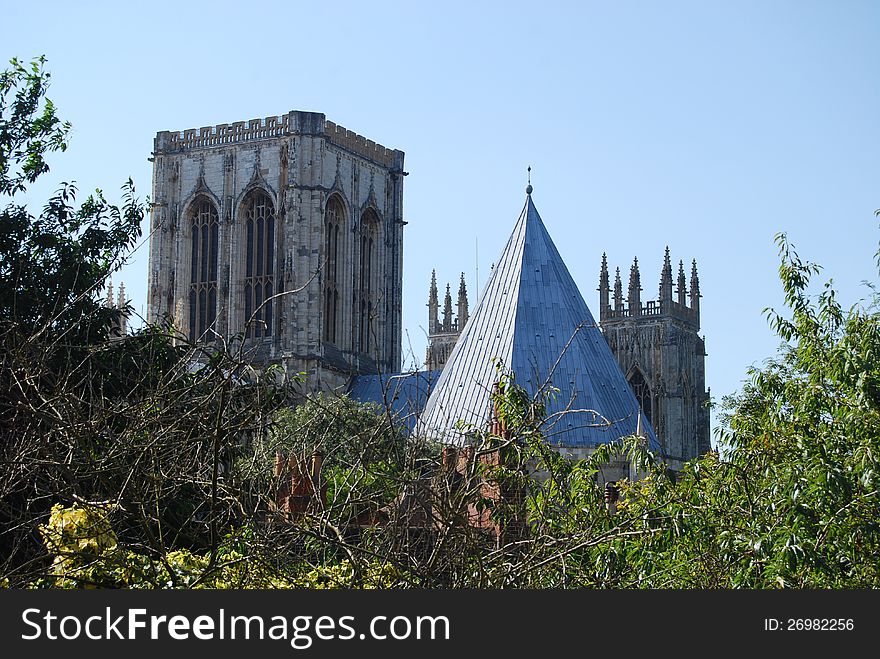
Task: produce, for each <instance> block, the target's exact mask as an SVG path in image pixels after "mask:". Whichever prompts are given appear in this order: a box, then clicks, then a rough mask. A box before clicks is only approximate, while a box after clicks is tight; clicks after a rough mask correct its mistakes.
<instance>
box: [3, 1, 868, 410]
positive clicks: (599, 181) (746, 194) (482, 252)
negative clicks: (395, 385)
mask: <svg viewBox="0 0 880 659" xmlns="http://www.w3.org/2000/svg"><path fill="white" fill-rule="evenodd" d="M2 15H3V16H4V25H3V27H2V28H0V33H2V35H3V38H2V47H0V50H2V51H3V52H0V55H3V56H4V59H8V58H9V57H12V56H18V57H20V58H25V59H27V58H30V57H32V56H35V55H39V54H45V55H46V56H47V57H48V59H49V67H50V70H51V71H52V73H53V78H54V82H53V85H52V88H51V90H50V97H51V98H52V99H53V100H54V101H55V102H56V104H57V105H58V107H59V109H60V113H61V115H62V116H63V117H65V118H66V119H68V120H70V121H71V122H72V123H73V133H72V142H71V146H70V149H69V150H68V152H67V153H66V154H63V155H60V156H58V157H56V158H54V159H53V161H52V162H53V170H52V172H51V173H50V174H49V175H48V176H47V177H46V184H45V185H44V186H38V187H37V188H35V189H34V191H33V195H32V197H31V198H32V200H33V202H34V204H35V205H37V207H38V205H39V204H41V203H42V201H44V200H45V198H46V194H47V192H48V191H51V190H52V189H54V188H55V187H56V185H57V182H58V181H64V180H71V179H74V180H76V181H77V182H78V184H79V186H80V189H81V191H82V192H83V193H84V192H86V191H88V190H90V189H93V188H95V187H102V188H103V189H104V190H105V192H106V193H107V194H108V196H110V197H111V198H118V195H117V191H118V188H119V186H120V185H121V184H122V183H123V182H124V180H125V179H126V178H127V177H129V176H131V177H133V179H134V181H135V183H136V185H137V187H138V190H139V192H140V193H141V194H143V195H147V194H149V193H150V185H151V171H150V165H149V163H148V162H147V158H148V157H149V155H150V151H151V149H152V144H153V141H152V140H153V137H154V136H155V134H156V132H158V131H160V130H182V129H185V128H193V127H199V126H206V125H212V124H217V123H225V122H232V121H239V120H245V119H251V118H257V117H265V116H271V115H278V114H283V113H285V112H287V111H289V110H293V109H297V110H310V111H318V112H323V113H325V114H326V115H327V117H328V118H329V119H331V120H332V121H335V122H337V123H339V124H341V125H343V126H345V127H347V128H349V129H351V130H355V131H357V132H359V133H361V134H363V135H366V136H368V137H369V138H371V139H374V140H376V141H378V142H380V143H382V144H384V145H385V146H388V147H392V148H398V149H401V150H403V151H405V152H406V169H407V170H408V171H409V172H410V176H409V177H408V178H407V179H406V187H405V193H404V202H405V219H406V220H408V222H409V226H408V227H407V229H406V235H405V269H404V327H405V329H406V331H407V333H408V337H409V341H410V343H411V345H412V349H413V351H414V353H415V358H412V357H411V358H410V360H409V362H410V363H412V361H413V360H414V359H417V360H420V359H422V358H423V356H424V346H425V343H426V340H425V334H424V329H423V328H424V327H425V325H426V314H427V310H426V307H425V304H426V302H427V294H428V283H429V280H430V274H431V269H432V268H436V269H437V274H438V278H439V279H440V280H441V282H444V283H445V282H446V281H452V282H453V283H454V282H455V281H457V279H458V276H459V273H460V272H461V271H464V272H465V273H466V277H467V282H468V285H469V287H470V288H471V291H474V288H475V281H474V280H475V270H476V261H477V259H476V254H475V245H476V244H477V243H479V272H480V279H481V282H480V283H481V284H482V283H484V282H485V279H486V275H487V273H488V272H489V267H490V265H491V263H492V262H493V261H494V260H495V259H496V258H497V256H498V254H499V253H500V251H501V249H502V247H503V245H504V242H505V240H506V239H507V236H508V234H509V231H510V230H511V228H512V227H513V224H514V222H515V221H516V218H517V216H518V214H519V211H520V210H521V207H522V204H523V201H524V191H523V188H524V187H525V184H526V178H525V170H526V167H527V166H529V165H531V167H532V183H533V185H534V186H535V192H534V195H533V199H534V201H535V204H536V206H537V208H538V210H539V212H540V213H541V216H542V218H543V219H544V222H545V224H546V225H547V228H548V230H549V231H550V234H551V236H552V237H553V239H554V240H555V242H556V244H557V246H558V248H559V251H560V253H561V254H562V256H563V258H564V259H565V260H566V262H567V264H568V267H569V269H570V270H571V273H572V275H573V276H574V278H575V281H577V282H578V284H579V285H580V288H581V292H582V293H583V295H584V297H585V298H586V300H587V303H588V305H589V306H590V307H591V309H592V310H593V312H594V314H597V312H598V308H597V293H596V291H595V289H596V287H597V283H598V270H599V262H600V259H601V255H602V252H603V251H605V252H607V253H608V259H609V263H610V264H611V265H612V266H620V267H621V272H622V273H623V276H624V282H626V277H627V275H628V269H629V264H630V263H631V262H632V258H633V256H638V257H639V263H640V264H641V266H642V268H641V272H642V285H643V288H644V292H643V294H642V295H643V299H650V298H652V297H654V296H656V294H657V285H658V282H659V274H660V267H661V262H662V255H663V249H664V247H665V246H666V245H669V247H670V249H671V252H672V257H673V259H675V261H676V263H677V261H678V260H679V259H683V260H684V261H685V263H689V262H690V260H691V259H692V258H696V259H697V261H698V264H699V270H700V279H701V286H702V292H703V296H704V297H703V300H702V310H703V331H704V333H705V335H706V341H707V349H708V353H709V356H708V358H707V362H706V363H707V379H708V384H709V385H710V386H711V389H712V394H713V397H715V398H716V399H719V400H720V398H721V396H722V395H723V394H726V393H730V392H732V391H734V390H736V389H737V388H738V387H739V386H740V383H741V382H742V380H743V379H744V378H745V376H746V369H747V368H748V366H749V365H751V364H753V363H760V362H761V361H762V360H763V359H765V358H766V357H768V356H770V355H772V354H773V353H774V352H775V350H776V347H777V344H778V341H777V340H776V338H775V337H774V335H773V334H772V332H771V331H770V330H769V328H768V326H767V322H766V320H765V318H764V317H763V315H762V309H763V308H764V307H767V306H777V307H778V306H781V300H782V296H781V293H780V288H779V285H778V280H777V276H776V269H777V265H778V263H777V258H776V248H775V246H774V244H773V235H774V234H775V233H776V232H779V231H785V232H787V233H788V234H789V236H790V238H791V240H792V241H793V242H794V243H795V245H796V246H797V248H798V249H799V251H800V252H801V255H802V256H803V257H806V258H809V259H811V260H814V261H816V262H818V263H820V264H822V265H823V266H824V268H825V270H824V273H823V276H822V281H824V279H826V278H829V277H833V279H834V281H835V284H836V286H837V287H838V289H839V290H840V295H841V299H842V300H843V301H844V302H845V303H846V304H851V303H854V302H856V301H857V300H859V299H860V298H862V297H864V296H866V295H867V291H866V290H865V288H864V287H863V286H862V285H861V284H860V282H862V281H864V280H870V281H876V280H877V274H876V269H875V267H874V259H873V257H874V253H875V251H876V249H877V244H878V238H880V233H878V230H877V221H876V218H875V217H874V214H873V211H874V210H875V209H876V208H878V207H880V165H878V163H880V148H878V147H880V120H878V117H880V114H878V109H880V94H878V89H880V37H878V28H880V3H877V2H872V1H855V0H842V1H835V2H832V1H831V0H828V1H826V2H809V1H804V0H798V1H781V0H763V1H755V2H750V1H737V2H724V3H722V2H707V1H700V2H659V1H656V2H649V1H642V2H626V1H620V2H611V1H608V2H569V3H566V2H552V1H547V2H475V1H473V0H471V1H470V2H442V3H441V2H431V3H428V2H409V3H403V2H400V3H391V2H379V1H372V2H332V3H331V2H327V3H323V2H314V1H312V2H253V3H247V2H236V3H225V2H211V3H188V2H174V3H169V2H162V1H155V2H148V3H147V2H131V3H118V2H112V3H110V2H107V3H98V2H82V3H72V2H64V3H58V2H42V3H39V5H33V4H28V3H23V2H15V3H11V2H8V1H6V0H4V2H3V8H2ZM83 196H84V195H83ZM146 266H147V250H146V247H143V248H141V249H140V250H139V251H138V252H137V253H136V254H135V256H134V257H133V259H132V261H131V263H130V265H128V266H127V267H126V268H125V270H124V272H123V275H122V279H124V281H125V284H126V287H127V290H128V292H129V294H130V296H131V298H132V301H133V304H134V306H135V308H137V309H141V308H142V306H143V305H144V302H145V290H146ZM117 283H118V277H117ZM475 297H476V296H475V293H473V292H472V304H473V302H474V301H475ZM405 350H406V346H405Z"/></svg>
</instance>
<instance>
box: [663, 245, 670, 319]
mask: <svg viewBox="0 0 880 659" xmlns="http://www.w3.org/2000/svg"><path fill="white" fill-rule="evenodd" d="M667 302H672V263H671V262H670V260H669V247H667V248H666V254H665V255H664V256H663V270H661V271H660V306H661V307H666V306H667V304H666V303H667Z"/></svg>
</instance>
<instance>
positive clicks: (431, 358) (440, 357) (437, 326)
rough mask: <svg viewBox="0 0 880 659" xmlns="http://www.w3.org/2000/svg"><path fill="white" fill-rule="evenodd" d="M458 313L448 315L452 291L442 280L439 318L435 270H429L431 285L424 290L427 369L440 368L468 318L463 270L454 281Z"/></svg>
mask: <svg viewBox="0 0 880 659" xmlns="http://www.w3.org/2000/svg"><path fill="white" fill-rule="evenodd" d="M456 311H457V312H458V315H457V316H456V317H455V318H453V317H452V292H451V290H450V287H449V284H446V297H445V298H444V300H443V320H440V304H439V300H438V298H437V273H436V271H432V272H431V288H430V290H429V291H428V349H427V354H426V355H425V367H426V368H427V369H428V370H429V371H434V370H440V369H442V368H443V367H444V366H446V361H447V360H448V359H449V355H450V354H451V353H452V349H453V348H454V347H455V343H456V341H458V337H459V335H461V331H462V330H463V329H464V326H465V324H466V323H467V321H468V317H469V313H468V294H467V286H466V285H465V283H464V273H463V272H462V273H461V279H460V280H459V283H458V304H457V306H456Z"/></svg>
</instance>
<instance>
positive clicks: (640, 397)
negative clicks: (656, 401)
mask: <svg viewBox="0 0 880 659" xmlns="http://www.w3.org/2000/svg"><path fill="white" fill-rule="evenodd" d="M629 386H630V387H632V390H633V393H634V394H635V395H636V400H637V401H638V403H639V407H640V408H642V412H644V414H645V418H646V419H648V423H651V424H653V422H654V421H653V419H652V416H653V415H652V411H653V410H652V405H651V389H650V388H649V387H648V383H647V382H646V381H645V376H644V375H642V372H641V371H640V370H639V369H636V370H634V371H633V373H632V375H630V376H629Z"/></svg>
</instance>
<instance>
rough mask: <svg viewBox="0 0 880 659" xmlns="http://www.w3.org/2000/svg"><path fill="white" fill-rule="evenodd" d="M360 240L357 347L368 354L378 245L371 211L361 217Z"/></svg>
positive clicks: (375, 225)
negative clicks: (358, 333)
mask: <svg viewBox="0 0 880 659" xmlns="http://www.w3.org/2000/svg"><path fill="white" fill-rule="evenodd" d="M360 240H361V244H360V255H361V258H360V267H359V269H358V284H359V288H358V292H359V295H358V297H359V299H360V309H359V310H358V311H359V314H358V315H359V318H358V328H359V330H360V337H359V342H358V345H359V346H360V351H361V352H363V353H366V354H369V353H370V351H371V349H372V347H373V346H372V344H373V343H374V340H373V337H372V336H371V334H372V332H373V331H374V328H373V316H374V315H375V310H376V288H377V286H376V266H377V256H376V253H377V250H378V244H379V218H378V217H377V215H376V212H375V211H373V210H368V211H366V212H365V213H364V214H363V216H362V217H361V236H360Z"/></svg>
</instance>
